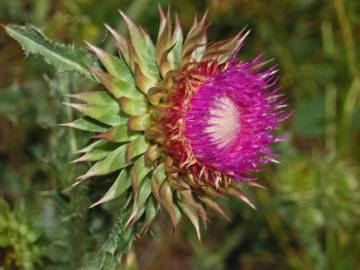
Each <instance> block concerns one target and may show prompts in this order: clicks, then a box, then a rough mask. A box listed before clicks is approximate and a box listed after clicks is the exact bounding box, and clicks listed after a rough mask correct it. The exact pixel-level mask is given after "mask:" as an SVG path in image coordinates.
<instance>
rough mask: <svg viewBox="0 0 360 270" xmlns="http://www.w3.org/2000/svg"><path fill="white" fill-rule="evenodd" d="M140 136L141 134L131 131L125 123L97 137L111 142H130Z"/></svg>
mask: <svg viewBox="0 0 360 270" xmlns="http://www.w3.org/2000/svg"><path fill="white" fill-rule="evenodd" d="M138 136H139V133H137V132H134V131H131V130H129V129H128V127H127V124H126V123H125V124H120V125H118V126H115V127H112V128H110V129H108V130H107V131H106V132H104V133H102V134H99V135H98V136H97V137H98V138H101V139H104V140H107V141H110V142H130V141H132V140H134V139H136V138H137V137H138Z"/></svg>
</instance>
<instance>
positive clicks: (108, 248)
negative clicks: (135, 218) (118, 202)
mask: <svg viewBox="0 0 360 270" xmlns="http://www.w3.org/2000/svg"><path fill="white" fill-rule="evenodd" d="M129 214H130V212H129V211H125V212H121V213H120V215H119V217H118V218H117V220H116V222H115V224H114V226H113V228H112V231H111V233H110V234H109V236H108V239H107V240H106V241H105V243H104V244H103V245H102V247H101V248H100V250H99V251H98V252H97V253H95V254H93V255H92V256H91V258H92V259H91V260H90V261H89V262H88V263H87V264H86V265H85V266H84V267H83V268H81V269H83V270H113V269H114V270H115V269H118V267H119V265H120V263H121V260H122V258H123V256H124V255H125V254H126V253H127V252H129V251H130V249H131V247H132V243H133V241H134V238H135V229H134V228H133V226H131V227H126V228H125V224H126V221H127V219H128V216H129Z"/></svg>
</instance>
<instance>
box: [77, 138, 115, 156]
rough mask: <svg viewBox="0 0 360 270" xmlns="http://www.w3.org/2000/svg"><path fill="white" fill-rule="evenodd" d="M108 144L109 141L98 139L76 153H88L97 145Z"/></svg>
mask: <svg viewBox="0 0 360 270" xmlns="http://www.w3.org/2000/svg"><path fill="white" fill-rule="evenodd" d="M107 144H108V142H107V141H103V140H98V141H95V142H93V143H91V144H89V145H87V146H85V147H84V148H82V149H80V150H78V151H76V153H86V152H89V151H90V150H91V149H94V148H96V147H102V146H104V145H107Z"/></svg>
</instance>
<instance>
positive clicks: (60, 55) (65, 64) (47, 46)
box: [3, 24, 97, 81]
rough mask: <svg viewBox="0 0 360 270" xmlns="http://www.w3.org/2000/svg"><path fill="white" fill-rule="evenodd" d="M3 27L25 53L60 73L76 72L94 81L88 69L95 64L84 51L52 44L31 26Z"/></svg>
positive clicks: (10, 25) (90, 56) (94, 78)
mask: <svg viewBox="0 0 360 270" xmlns="http://www.w3.org/2000/svg"><path fill="white" fill-rule="evenodd" d="M3 27H4V29H5V31H6V32H7V33H8V34H9V36H11V37H12V38H13V39H15V40H16V41H18V42H19V43H20V45H21V46H22V48H23V50H24V51H25V52H26V53H28V54H34V55H40V56H42V57H44V60H45V61H46V62H47V63H48V64H51V65H53V66H54V67H55V68H56V69H57V70H59V71H61V72H63V71H76V72H79V73H80V74H82V75H84V76H86V77H87V78H89V79H91V80H93V81H96V77H95V76H94V75H93V74H92V73H91V72H90V71H89V70H88V67H90V66H97V62H96V60H95V59H94V57H92V55H91V54H90V53H88V52H87V51H86V50H85V49H82V48H76V47H74V46H65V45H63V44H60V43H55V42H52V41H50V40H49V39H48V38H46V37H45V36H44V34H43V33H41V32H40V31H39V30H38V29H36V28H35V27H34V26H31V25H28V26H20V25H15V24H9V25H5V26H3Z"/></svg>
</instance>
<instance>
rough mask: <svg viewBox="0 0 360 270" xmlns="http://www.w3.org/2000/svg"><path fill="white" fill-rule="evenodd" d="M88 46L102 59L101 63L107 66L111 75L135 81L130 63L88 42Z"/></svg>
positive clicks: (130, 81)
mask: <svg viewBox="0 0 360 270" xmlns="http://www.w3.org/2000/svg"><path fill="white" fill-rule="evenodd" d="M87 46H88V47H89V49H90V50H91V51H93V52H94V53H95V54H96V56H97V57H98V58H99V59H100V61H101V63H102V64H103V65H104V66H105V68H106V69H107V71H108V72H109V73H110V74H111V75H113V76H115V77H117V78H119V79H121V80H123V81H126V82H129V83H134V77H133V75H132V73H131V71H130V69H129V67H128V65H127V64H126V63H125V62H124V60H123V59H122V58H120V57H115V56H113V55H110V54H108V53H107V52H105V51H103V50H101V49H100V48H97V47H95V46H93V45H91V44H89V43H87Z"/></svg>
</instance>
